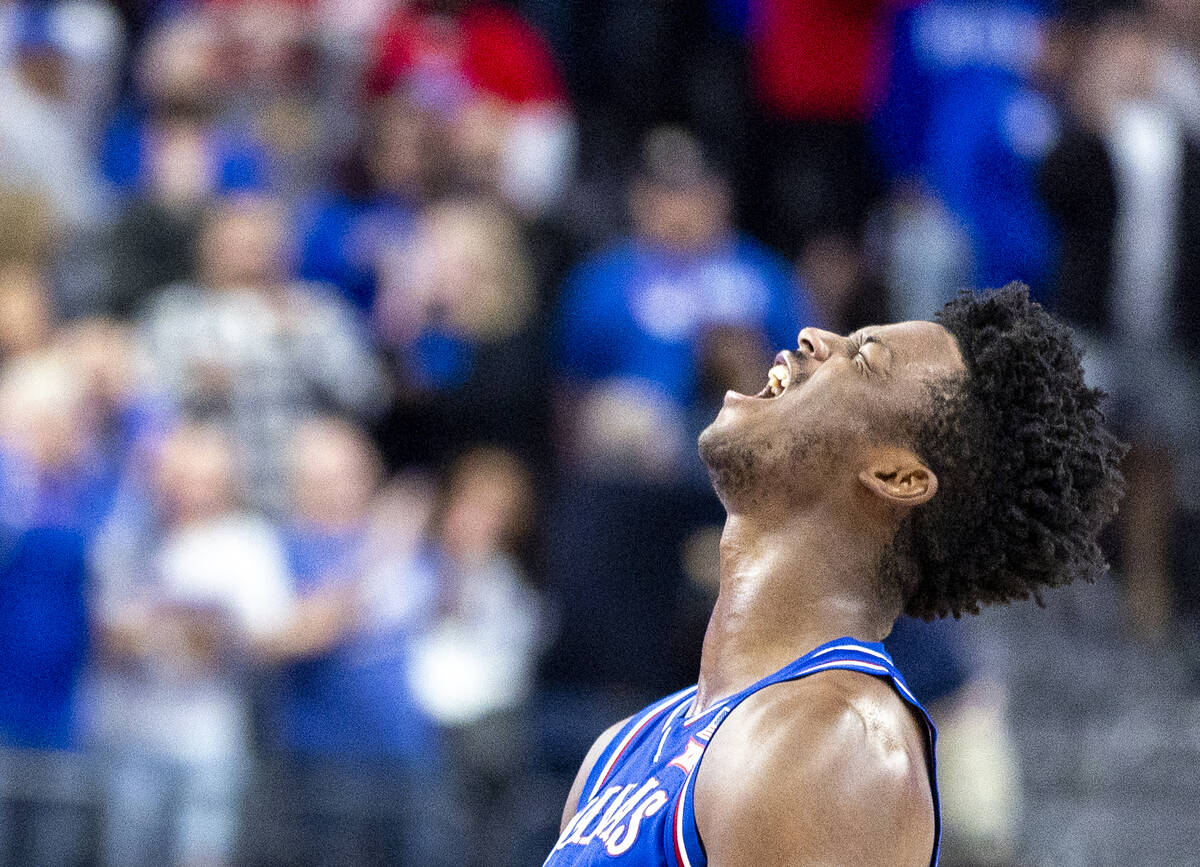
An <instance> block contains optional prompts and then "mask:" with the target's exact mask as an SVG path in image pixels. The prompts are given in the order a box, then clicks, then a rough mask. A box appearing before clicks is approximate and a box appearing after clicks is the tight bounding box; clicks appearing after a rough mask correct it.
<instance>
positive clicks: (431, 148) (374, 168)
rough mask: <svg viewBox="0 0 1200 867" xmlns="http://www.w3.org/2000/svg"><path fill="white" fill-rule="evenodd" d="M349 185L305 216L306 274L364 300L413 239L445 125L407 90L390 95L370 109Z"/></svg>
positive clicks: (362, 304)
mask: <svg viewBox="0 0 1200 867" xmlns="http://www.w3.org/2000/svg"><path fill="white" fill-rule="evenodd" d="M362 138H363V141H362V143H361V144H360V146H359V148H360V151H361V154H359V155H358V157H357V162H358V163H359V165H357V166H356V168H357V169H358V172H357V174H359V175H361V177H359V178H353V179H352V181H351V183H350V184H349V185H348V186H349V188H348V189H347V190H345V191H340V192H335V193H327V194H325V195H323V196H322V197H320V198H318V199H317V201H315V202H314V203H313V204H312V205H310V207H309V208H308V211H309V213H308V214H307V215H306V216H305V218H304V219H303V220H302V224H303V226H302V232H303V238H302V243H303V248H302V251H301V260H300V274H301V276H302V277H304V278H306V279H309V280H324V281H326V282H329V283H332V284H334V285H335V286H337V287H338V289H340V290H341V292H342V294H343V295H345V296H346V298H347V299H349V300H350V301H351V302H353V303H354V304H355V305H356V306H357V307H359V308H362V309H369V308H370V307H371V304H372V303H373V302H374V300H375V291H376V284H377V280H378V277H379V271H380V268H381V266H382V260H383V259H384V257H385V256H387V255H388V253H389V252H390V251H393V250H394V249H395V248H396V247H398V246H401V245H402V244H403V243H404V242H405V241H407V240H408V238H409V237H410V235H411V233H412V231H413V224H414V222H415V220H416V218H417V216H418V214H419V212H420V209H421V207H422V205H423V204H424V202H425V199H426V197H427V195H428V194H429V193H430V192H431V191H432V189H433V188H435V187H436V186H438V185H440V184H441V183H443V181H442V180H441V179H439V178H438V177H437V174H438V173H439V172H440V171H441V163H442V162H444V159H443V158H442V156H441V154H440V153H439V150H440V148H439V145H438V127H437V125H436V121H435V119H434V118H433V117H432V116H431V115H430V112H429V111H428V110H425V109H422V108H420V107H419V106H418V105H416V104H415V103H414V102H413V101H412V100H411V99H408V98H405V97H402V96H396V95H392V96H384V97H380V98H379V99H377V100H375V101H374V102H373V103H372V105H371V108H370V117H369V120H368V122H367V129H366V131H365V133H364V135H363V136H362Z"/></svg>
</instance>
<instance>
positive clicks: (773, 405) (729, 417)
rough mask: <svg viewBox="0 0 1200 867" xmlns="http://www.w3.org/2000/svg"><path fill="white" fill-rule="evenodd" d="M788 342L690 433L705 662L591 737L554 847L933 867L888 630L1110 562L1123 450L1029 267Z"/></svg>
mask: <svg viewBox="0 0 1200 867" xmlns="http://www.w3.org/2000/svg"><path fill="white" fill-rule="evenodd" d="M798 343H799V345H798V347H797V348H796V350H794V351H787V352H781V353H780V354H779V355H778V356H777V357H776V360H775V365H774V366H773V367H772V368H771V370H770V372H769V374H768V385H767V387H766V388H764V389H763V391H762V392H761V393H760V394H758V395H757V396H754V397H750V396H746V395H741V394H736V393H733V392H730V393H728V394H727V395H726V396H725V402H724V406H723V407H722V409H721V411H720V414H719V415H718V416H717V418H716V421H714V422H713V423H712V425H711V426H710V427H709V428H707V429H706V430H705V431H704V433H703V434H701V437H700V453H701V456H702V457H703V459H704V461H705V463H706V464H707V466H708V468H709V472H710V476H711V478H712V482H713V485H714V487H715V488H716V491H717V494H718V496H719V497H720V498H721V501H722V503H723V504H724V506H725V509H726V512H727V515H728V517H727V520H726V523H725V529H724V533H723V535H722V539H721V588H720V595H719V596H718V598H717V602H716V607H715V610H714V611H713V615H712V619H711V620H710V622H709V625H708V631H707V634H706V635H705V638H704V648H703V655H702V660H701V665H700V676H699V682H698V683H697V685H696V686H693V687H691V688H689V689H685V690H683V691H682V692H679V693H676V694H675V695H673V696H669V697H667V698H665V699H663V700H662V701H660V702H658V703H656V704H654V705H652V706H651V707H649V708H647V709H646V710H644V711H642V712H641V713H639V714H636V715H635V716H633V717H631V718H630V719H628V720H626V721H624V722H622V723H619V724H617V725H615V726H613V727H612V728H611V729H609V730H608V731H606V732H605V733H604V734H602V735H601V736H600V738H599V740H597V741H596V743H595V745H594V746H593V747H592V749H591V751H590V752H589V753H588V756H587V757H586V758H585V759H584V762H583V767H582V768H581V769H580V771H579V774H578V776H577V777H576V780H575V784H574V786H573V788H572V790H571V793H570V796H569V798H568V801H567V805H566V809H565V810H564V812H563V827H562V834H561V836H560V838H559V841H558V843H557V845H556V846H555V847H554V850H553V851H552V852H551V853H550V856H549V858H548V859H547V860H546V865H547V867H567V865H601V864H603V865H609V864H612V865H613V867H616V865H618V864H619V865H631V867H632V865H643V867H649V865H670V867H702V865H706V864H707V865H710V867H772V865H797V867H799V865H813V867H816V865H821V867H833V865H847V867H848V865H854V867H870V865H879V867H883V865H887V867H926V865H931V864H936V862H937V852H938V840H939V833H940V825H939V818H938V801H937V788H936V782H935V773H934V740H935V733H934V728H933V724H932V722H931V721H930V719H929V717H928V715H927V714H926V713H925V711H924V710H923V709H922V708H921V706H920V705H919V704H918V702H917V701H916V699H915V698H914V697H913V696H912V694H911V693H910V692H909V690H908V688H907V686H905V683H904V679H903V678H902V677H901V676H900V673H899V672H898V671H897V670H896V669H895V667H894V666H893V665H892V661H891V659H890V658H889V657H888V655H887V653H886V652H885V651H884V649H883V645H882V644H880V643H879V642H881V641H882V640H883V638H884V637H885V636H886V635H887V634H888V632H889V631H891V628H892V624H893V622H894V621H895V620H896V618H897V617H898V616H899V615H900V614H901V612H907V613H909V614H913V615H916V616H918V617H925V618H932V617H941V616H945V615H948V614H953V615H955V616H958V615H960V614H962V613H964V612H969V613H978V611H979V608H980V606H982V605H987V604H990V603H999V602H1008V601H1010V600H1014V599H1024V598H1027V597H1029V596H1033V597H1034V598H1036V599H1038V600H1039V601H1040V599H1041V597H1040V590H1041V588H1043V587H1053V586H1058V585H1061V584H1065V583H1067V582H1069V581H1071V580H1073V579H1075V578H1080V577H1084V578H1090V577H1091V576H1092V575H1094V574H1095V573H1097V572H1099V571H1101V570H1102V569H1103V568H1104V565H1105V564H1104V561H1103V558H1102V556H1101V553H1100V551H1099V549H1098V547H1097V544H1096V536H1097V534H1098V533H1099V531H1100V529H1101V528H1102V526H1103V525H1104V524H1105V522H1106V521H1107V520H1108V519H1109V518H1110V517H1111V516H1112V515H1113V513H1114V512H1115V510H1116V504H1117V500H1118V498H1119V495H1120V489H1121V477H1120V475H1119V473H1118V471H1117V468H1116V465H1117V462H1118V460H1119V458H1120V455H1121V447H1120V446H1119V445H1118V443H1117V442H1116V441H1115V440H1114V439H1113V437H1112V436H1111V435H1110V434H1109V433H1108V431H1107V430H1106V429H1105V427H1104V425H1103V419H1102V417H1101V415H1100V413H1099V411H1098V410H1097V407H1096V404H1097V401H1098V398H1099V395H1098V393H1097V392H1096V391H1095V390H1093V389H1090V388H1088V387H1087V386H1085V385H1084V383H1083V378H1082V373H1081V370H1080V364H1079V356H1078V353H1077V351H1076V350H1075V348H1074V347H1073V345H1072V342H1071V339H1070V336H1069V333H1068V331H1067V329H1066V328H1065V327H1064V326H1063V325H1061V324H1059V323H1058V322H1057V321H1056V320H1054V319H1053V318H1052V317H1050V316H1049V315H1048V314H1047V313H1046V312H1045V311H1044V310H1043V309H1042V308H1041V307H1040V306H1038V305H1037V304H1034V303H1032V302H1031V301H1030V300H1029V296H1028V291H1027V290H1026V289H1025V288H1024V287H1023V286H1020V285H1018V284H1011V285H1009V286H1008V287H1006V288H1004V289H1002V290H999V291H997V292H993V293H989V294H985V295H979V296H973V295H970V294H967V293H963V294H962V295H961V296H960V297H959V298H958V299H956V300H955V301H953V302H951V303H950V304H949V305H947V307H946V308H945V309H944V310H943V311H942V313H941V314H940V315H939V323H933V322H902V323H899V324H895V325H885V326H878V327H869V328H864V329H863V330H862V331H859V332H857V333H855V334H852V335H850V336H849V337H840V336H838V335H835V334H831V333H829V332H826V331H820V330H818V329H815V328H805V329H804V330H803V331H801V332H800V335H799V341H798Z"/></svg>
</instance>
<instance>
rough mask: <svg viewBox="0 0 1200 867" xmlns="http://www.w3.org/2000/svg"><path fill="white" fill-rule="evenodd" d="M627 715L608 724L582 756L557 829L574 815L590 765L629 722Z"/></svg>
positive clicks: (591, 765)
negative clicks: (581, 761) (614, 722)
mask: <svg viewBox="0 0 1200 867" xmlns="http://www.w3.org/2000/svg"><path fill="white" fill-rule="evenodd" d="M629 719H630V718H629V717H626V718H625V719H623V720H621V721H620V722H619V723H617V724H616V725H613V726H609V727H608V728H607V729H605V730H604V732H603V733H602V734H601V735H600V737H598V738H596V741H595V743H593V744H592V747H591V749H589V750H588V751H587V755H586V756H584V757H583V764H582V765H580V766H579V772H578V773H577V774H575V782H573V783H571V792H570V794H568V795H567V803H566V804H565V805H564V806H563V814H562V823H561V824H560V825H559V831H562V829H563V828H566V827H567V823H568V822H570V821H571V818H572V817H573V816H574V815H575V811H576V810H577V809H578V808H579V798H580V797H581V796H582V795H583V787H584V785H585V784H586V783H587V778H588V775H589V774H591V772H592V767H593V766H594V765H595V764H596V761H597V760H598V759H599V758H600V754H601V753H602V752H604V748H605V747H607V746H608V745H609V744H610V743H612V739H613V738H615V737H616V736H617V732H619V731H620V730H621V727H622V726H624V725H625V723H627V722H629Z"/></svg>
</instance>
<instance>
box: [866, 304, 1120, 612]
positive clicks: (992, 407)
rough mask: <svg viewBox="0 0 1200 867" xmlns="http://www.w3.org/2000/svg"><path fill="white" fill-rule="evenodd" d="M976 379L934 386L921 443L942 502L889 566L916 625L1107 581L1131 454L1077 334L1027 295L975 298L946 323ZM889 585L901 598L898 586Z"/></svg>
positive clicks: (947, 314)
mask: <svg viewBox="0 0 1200 867" xmlns="http://www.w3.org/2000/svg"><path fill="white" fill-rule="evenodd" d="M938 321H939V322H940V323H941V325H942V326H943V327H944V328H946V330H947V331H949V332H950V333H951V334H952V335H953V336H954V338H955V340H956V341H957V342H958V347H959V350H960V352H961V353H962V357H963V361H964V363H965V365H966V374H965V375H964V376H961V377H955V378H954V379H952V380H943V381H939V382H933V383H930V384H929V396H930V401H929V404H928V405H927V406H926V407H925V408H924V411H922V412H920V414H919V418H915V419H914V420H913V422H912V428H911V430H910V431H909V434H910V437H911V442H912V445H913V446H914V448H915V449H916V451H917V453H918V454H919V455H920V456H921V458H922V460H924V461H925V462H926V464H927V465H928V466H929V467H930V469H932V470H933V471H934V473H936V474H937V477H938V493H937V495H936V496H935V497H934V498H933V499H932V500H930V501H929V502H928V503H926V504H925V505H923V506H921V507H919V508H917V509H914V510H913V511H912V512H911V513H909V515H908V516H907V517H906V518H905V519H904V521H903V522H902V523H901V525H900V527H899V529H898V531H897V534H896V537H895V541H894V543H893V545H892V546H891V548H890V550H889V552H888V554H887V555H886V556H885V558H884V562H883V566H884V569H883V573H884V577H885V579H887V580H889V581H891V580H895V581H897V582H898V583H899V587H900V590H901V593H902V595H903V597H904V598H905V599H906V600H907V601H906V603H905V607H904V611H905V613H907V614H910V615H912V616H914V617H920V618H923V619H926V620H931V619H933V618H935V617H945V616H947V615H951V614H952V615H954V616H955V617H960V616H961V615H962V614H964V613H971V614H978V613H979V610H980V607H981V606H984V605H991V604H995V603H1006V602H1011V601H1013V600H1018V599H1027V598H1029V597H1031V596H1032V597H1033V598H1034V599H1036V600H1037V602H1038V604H1042V596H1041V590H1042V588H1045V587H1058V586H1060V585H1064V584H1068V583H1070V582H1071V581H1074V580H1076V579H1083V580H1088V581H1090V580H1092V579H1093V578H1094V577H1095V576H1096V575H1098V574H1101V573H1103V572H1104V571H1105V570H1106V569H1107V563H1106V561H1105V558H1104V555H1103V554H1102V552H1101V550H1100V546H1099V544H1098V541H1097V538H1098V536H1099V535H1100V532H1101V530H1102V529H1103V528H1104V526H1105V525H1106V524H1107V523H1108V522H1109V520H1111V518H1112V517H1113V516H1114V515H1115V514H1116V511H1117V503H1118V501H1119V500H1120V497H1121V494H1122V492H1123V489H1124V480H1123V478H1122V476H1121V474H1120V471H1119V470H1118V464H1119V462H1120V460H1121V458H1122V456H1123V454H1124V452H1125V447H1124V446H1123V445H1122V444H1121V443H1119V442H1118V441H1117V440H1116V438H1115V437H1114V436H1113V435H1112V434H1111V433H1110V432H1109V430H1108V428H1107V427H1106V426H1105V421H1104V417H1103V415H1102V414H1101V412H1100V409H1099V403H1100V400H1101V398H1102V397H1103V395H1102V393H1101V392H1100V391H1099V390H1097V389H1094V388H1090V387H1088V386H1087V385H1086V384H1085V383H1084V381H1083V370H1082V367H1081V365H1080V354H1079V350H1078V349H1077V348H1076V346H1075V344H1074V342H1073V340H1072V337H1071V332H1070V330H1069V329H1068V328H1067V326H1066V325H1064V324H1063V323H1062V322H1060V321H1059V320H1057V319H1055V318H1054V317H1053V316H1051V315H1050V314H1049V313H1048V312H1047V311H1046V310H1044V309H1043V308H1042V306H1041V305H1040V304H1037V303H1035V302H1033V301H1031V300H1030V298H1029V290H1028V288H1027V287H1026V286H1024V285H1022V284H1020V283H1010V284H1009V285H1008V286H1005V287H1004V288H1003V289H999V290H995V291H990V292H984V293H979V294H976V293H972V292H967V291H963V292H961V293H959V295H958V296H957V297H956V298H955V299H954V300H952V301H950V303H948V304H947V305H946V306H945V308H944V309H943V310H942V311H941V312H940V313H939V314H938ZM891 586H893V587H894V586H896V585H895V584H892V585H891Z"/></svg>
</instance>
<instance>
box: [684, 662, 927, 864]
mask: <svg viewBox="0 0 1200 867" xmlns="http://www.w3.org/2000/svg"><path fill="white" fill-rule="evenodd" d="M925 742H926V739H925V732H924V728H923V726H922V725H921V723H919V722H918V721H917V719H916V718H915V717H914V715H913V712H912V711H911V710H910V708H909V706H908V705H907V704H906V703H905V702H904V701H903V699H901V698H900V697H899V696H898V695H896V693H895V691H894V690H893V689H892V688H891V686H890V685H889V684H888V683H887V682H886V681H883V680H881V679H879V678H875V677H871V676H869V675H864V674H861V673H858V672H852V671H844V670H831V671H824V672H820V673H818V674H813V675H809V676H808V677H805V678H802V679H800V680H796V681H789V682H786V683H780V684H776V685H774V686H771V687H767V688H766V689H763V690H761V691H759V692H757V693H755V694H754V695H752V696H750V698H748V699H746V701H744V702H742V704H741V705H739V706H738V708H737V709H736V710H735V711H734V712H733V713H731V714H730V716H729V719H727V720H726V721H725V723H724V724H723V725H722V726H721V728H720V729H718V731H717V734H716V735H715V736H714V738H713V741H712V744H711V746H710V747H709V748H708V750H707V751H706V753H705V756H704V761H703V762H702V763H701V765H700V770H699V772H698V774H699V775H698V777H697V779H696V800H695V805H696V806H695V810H696V822H697V825H698V827H699V829H700V835H701V837H702V839H703V840H704V844H705V847H706V849H707V851H708V853H709V863H710V864H711V865H712V867H738V865H743V864H758V865H776V864H778V865H783V864H788V865H794V864H805V865H807V864H812V865H822V867H825V865H830V867H831V865H843V864H845V865H850V864H854V865H876V864H878V865H885V864H886V865H889V867H894V865H913V867H927V865H928V864H929V858H930V855H931V853H932V851H933V838H934V811H933V798H932V794H931V792H930V787H929V776H928V772H927V769H926V767H927V766H926V745H925Z"/></svg>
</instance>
